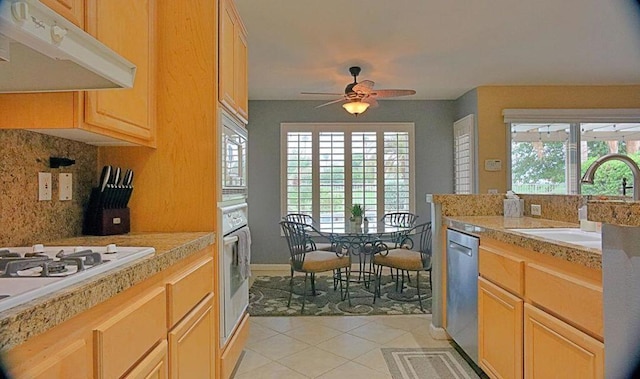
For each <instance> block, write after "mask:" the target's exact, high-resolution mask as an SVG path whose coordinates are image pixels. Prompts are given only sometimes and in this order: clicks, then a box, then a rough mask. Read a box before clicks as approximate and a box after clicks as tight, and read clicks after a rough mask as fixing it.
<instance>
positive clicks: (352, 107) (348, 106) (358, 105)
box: [342, 101, 369, 116]
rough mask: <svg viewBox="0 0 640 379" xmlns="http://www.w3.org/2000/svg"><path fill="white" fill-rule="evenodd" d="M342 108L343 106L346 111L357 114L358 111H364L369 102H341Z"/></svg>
mask: <svg viewBox="0 0 640 379" xmlns="http://www.w3.org/2000/svg"><path fill="white" fill-rule="evenodd" d="M342 108H344V109H345V110H346V111H347V112H349V113H351V114H353V115H356V116H357V115H359V114H360V113H364V111H366V110H367V108H369V103H363V102H362V101H350V102H348V103H344V104H342Z"/></svg>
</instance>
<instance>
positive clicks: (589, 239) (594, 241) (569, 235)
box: [509, 228, 602, 249]
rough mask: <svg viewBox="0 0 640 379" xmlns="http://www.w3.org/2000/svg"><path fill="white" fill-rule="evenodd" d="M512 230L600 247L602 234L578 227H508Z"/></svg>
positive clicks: (554, 239)
mask: <svg viewBox="0 0 640 379" xmlns="http://www.w3.org/2000/svg"><path fill="white" fill-rule="evenodd" d="M509 230H511V231H513V232H518V233H522V234H527V235H530V236H535V237H540V238H543V239H546V240H552V241H559V242H565V243H570V244H574V245H580V246H584V247H588V248H595V249H602V236H601V235H600V233H596V232H585V231H582V230H580V229H579V228H543V229H509Z"/></svg>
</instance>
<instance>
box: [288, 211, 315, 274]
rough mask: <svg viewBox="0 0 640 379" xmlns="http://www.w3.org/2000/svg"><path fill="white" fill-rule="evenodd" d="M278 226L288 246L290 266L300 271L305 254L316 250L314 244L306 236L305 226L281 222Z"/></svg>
mask: <svg viewBox="0 0 640 379" xmlns="http://www.w3.org/2000/svg"><path fill="white" fill-rule="evenodd" d="M280 226H281V227H282V232H283V233H284V236H285V238H286V239H287V245H288V246H289V253H290V255H291V265H292V266H293V267H294V268H296V269H300V268H302V264H303V263H304V255H305V253H307V252H308V251H313V250H315V249H316V246H315V243H314V242H313V240H312V239H311V238H310V237H309V235H308V234H307V228H306V226H307V225H306V224H301V223H298V222H291V221H281V222H280Z"/></svg>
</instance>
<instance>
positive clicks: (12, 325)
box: [0, 232, 215, 350]
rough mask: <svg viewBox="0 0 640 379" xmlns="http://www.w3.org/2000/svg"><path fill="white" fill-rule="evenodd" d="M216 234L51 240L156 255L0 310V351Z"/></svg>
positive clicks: (207, 242) (189, 251)
mask: <svg viewBox="0 0 640 379" xmlns="http://www.w3.org/2000/svg"><path fill="white" fill-rule="evenodd" d="M214 240H215V236H214V233H210V232H193V233H131V234H127V235H120V236H104V237H97V236H82V237H75V238H65V239H60V240H56V241H49V242H48V243H47V244H48V245H62V246H104V245H107V244H110V243H115V244H117V245H120V246H151V247H153V248H155V250H156V252H155V254H154V255H152V256H150V257H146V258H141V259H139V260H136V261H133V262H131V263H129V264H127V265H124V266H121V267H118V268H115V269H113V270H111V271H108V272H105V273H103V274H98V275H96V276H93V277H91V278H89V279H87V280H84V281H82V282H79V283H76V284H74V285H71V286H69V287H66V288H64V289H62V290H60V291H58V292H55V293H52V294H49V295H46V296H43V297H41V298H38V299H34V300H32V301H30V302H28V303H25V304H22V305H19V306H16V307H14V308H10V309H7V310H5V311H3V312H0V349H1V350H7V349H10V348H12V347H14V346H16V345H19V344H20V343H23V342H24V341H26V340H27V339H29V338H30V337H32V336H35V335H37V334H40V333H43V332H45V331H47V330H48V329H50V328H53V327H54V326H56V325H58V324H60V323H62V322H64V321H66V320H68V319H70V318H72V317H73V316H75V315H77V314H79V313H81V312H83V311H86V310H88V309H90V308H92V307H94V306H95V305H97V304H99V303H101V302H103V301H106V300H108V299H110V298H111V297H113V296H115V295H117V294H119V293H121V292H123V291H124V290H126V289H128V288H130V287H132V286H134V285H136V284H138V283H140V282H142V281H144V280H145V279H148V278H150V277H151V276H153V275H154V274H156V273H158V272H161V271H162V270H164V269H166V268H168V267H170V266H172V265H173V264H175V263H177V262H179V261H181V260H182V259H184V258H186V257H188V256H190V255H192V254H194V253H196V252H198V251H200V250H202V249H204V248H206V247H207V246H209V245H211V244H213V243H214Z"/></svg>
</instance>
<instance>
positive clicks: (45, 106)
mask: <svg viewBox="0 0 640 379" xmlns="http://www.w3.org/2000/svg"><path fill="white" fill-rule="evenodd" d="M45 4H46V5H49V6H51V7H52V8H53V9H54V10H57V11H60V9H67V8H69V9H72V10H73V13H74V14H75V13H78V12H82V17H81V20H85V17H86V24H85V23H83V25H84V28H85V30H86V31H87V32H89V33H90V34H92V35H93V36H95V37H96V38H97V39H98V40H99V41H101V42H102V43H104V44H105V45H107V46H108V47H110V48H111V49H113V50H114V51H115V52H117V53H118V54H120V55H122V56H123V57H124V58H126V59H128V60H129V61H131V62H133V63H134V64H135V65H136V67H137V69H136V77H135V82H134V86H133V88H131V89H114V90H103V91H87V92H56V93H52V92H50V93H34V94H2V95H0V128H2V129H30V130H35V131H39V132H42V133H45V134H51V135H55V136H59V137H64V138H68V139H73V140H78V141H82V142H86V143H90V144H97V145H130V144H136V145H144V146H155V145H156V133H155V123H156V120H155V119H156V88H155V86H156V72H157V70H156V67H155V66H156V55H155V50H156V49H155V44H156V37H155V35H156V31H155V18H156V14H155V4H156V0H135V1H130V0H128V1H127V0H110V1H98V0H88V1H86V7H85V2H84V1H82V0H48V1H46V3H45ZM122 9H127V12H122ZM61 14H62V15H63V16H65V17H66V18H70V16H68V15H67V14H66V13H64V12H61ZM72 21H73V20H72Z"/></svg>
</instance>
